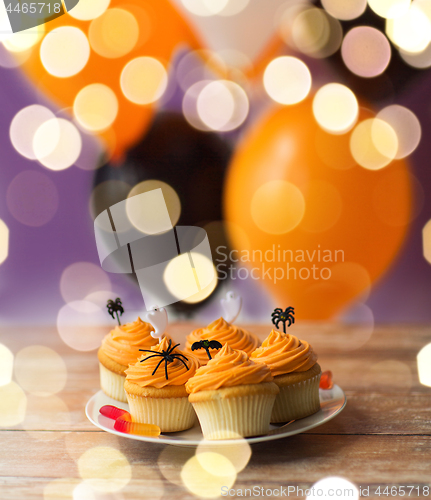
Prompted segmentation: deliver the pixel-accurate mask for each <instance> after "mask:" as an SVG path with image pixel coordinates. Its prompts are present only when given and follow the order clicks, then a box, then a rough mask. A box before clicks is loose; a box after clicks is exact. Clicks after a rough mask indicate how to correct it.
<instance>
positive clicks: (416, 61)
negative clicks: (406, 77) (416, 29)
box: [399, 43, 431, 69]
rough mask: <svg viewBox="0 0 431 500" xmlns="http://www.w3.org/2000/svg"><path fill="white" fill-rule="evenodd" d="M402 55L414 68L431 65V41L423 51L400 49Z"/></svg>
mask: <svg viewBox="0 0 431 500" xmlns="http://www.w3.org/2000/svg"><path fill="white" fill-rule="evenodd" d="M399 53H400V56H401V57H402V58H403V59H404V61H405V62H406V63H407V64H409V65H410V66H412V67H413V68H418V69H424V68H429V67H430V66H431V43H430V44H428V46H427V47H426V48H425V49H424V50H423V51H422V52H416V53H414V52H406V51H405V50H402V49H400V50H399Z"/></svg>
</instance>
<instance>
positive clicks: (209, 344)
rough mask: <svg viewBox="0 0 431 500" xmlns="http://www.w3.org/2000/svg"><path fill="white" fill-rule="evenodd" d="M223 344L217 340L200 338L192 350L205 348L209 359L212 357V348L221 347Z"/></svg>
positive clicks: (194, 343)
mask: <svg viewBox="0 0 431 500" xmlns="http://www.w3.org/2000/svg"><path fill="white" fill-rule="evenodd" d="M222 347H223V346H222V345H221V344H220V342H218V341H217V340H199V342H193V345H192V351H196V349H205V351H206V353H207V355H208V357H209V359H212V358H211V354H210V349H221V348H222Z"/></svg>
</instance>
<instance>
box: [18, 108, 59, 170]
mask: <svg viewBox="0 0 431 500" xmlns="http://www.w3.org/2000/svg"><path fill="white" fill-rule="evenodd" d="M53 118H55V115H54V113H53V112H52V111H50V110H49V109H48V108H46V107H45V106H41V105H39V104H33V105H31V106H27V107H26V108H23V109H21V110H20V111H18V113H17V114H16V115H15V116H14V118H13V120H12V122H11V124H10V130H9V135H10V140H11V142H12V145H13V147H14V148H15V149H16V150H17V151H18V153H19V154H20V155H22V156H24V157H25V158H28V159H29V160H36V155H35V153H34V150H33V139H34V134H35V133H36V131H37V130H38V128H39V127H40V126H41V125H43V124H44V123H45V122H47V121H48V120H52V119H53Z"/></svg>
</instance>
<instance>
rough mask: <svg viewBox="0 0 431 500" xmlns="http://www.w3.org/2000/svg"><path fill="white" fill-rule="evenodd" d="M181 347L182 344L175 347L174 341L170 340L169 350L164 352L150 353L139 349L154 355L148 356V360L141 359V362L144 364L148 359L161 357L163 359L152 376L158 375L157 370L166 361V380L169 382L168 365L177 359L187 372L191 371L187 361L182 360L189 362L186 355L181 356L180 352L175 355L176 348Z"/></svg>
mask: <svg viewBox="0 0 431 500" xmlns="http://www.w3.org/2000/svg"><path fill="white" fill-rule="evenodd" d="M179 345H180V344H175V345H174V346H173V345H172V340H170V339H169V345H168V348H167V349H166V351H165V350H163V351H162V352H159V351H149V350H147V349H139V350H140V351H142V352H150V353H151V354H152V356H147V357H146V358H144V359H141V361H140V362H141V363H143V362H144V361H147V359H150V358H155V357H157V356H161V358H162V359H161V360H160V361H159V362H158V363H157V366H156V367H155V368H154V370H153V373H152V374H151V375H154V374H155V373H156V371H157V369H158V368H159V366H160V365H161V364H162V363H163V361H164V362H165V377H166V380H169V377H168V363H172V362H173V361H174V360H175V359H178V361H181V363H182V364H183V365H184V366H185V367H186V369H187V370H188V369H189V367H188V366H187V365H186V363H185V361H184V360H183V359H182V358H184V359H185V360H186V361H188V358H187V357H186V356H184V354H180V353H179V352H175V353H173V351H174V349H175V348H176V347H178V346H179Z"/></svg>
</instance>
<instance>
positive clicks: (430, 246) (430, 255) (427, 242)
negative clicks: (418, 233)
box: [422, 220, 431, 264]
mask: <svg viewBox="0 0 431 500" xmlns="http://www.w3.org/2000/svg"><path fill="white" fill-rule="evenodd" d="M422 248H423V254H424V257H425V260H426V261H427V262H429V263H430V264H431V220H429V221H428V222H427V223H426V224H425V226H424V227H423V229H422Z"/></svg>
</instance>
